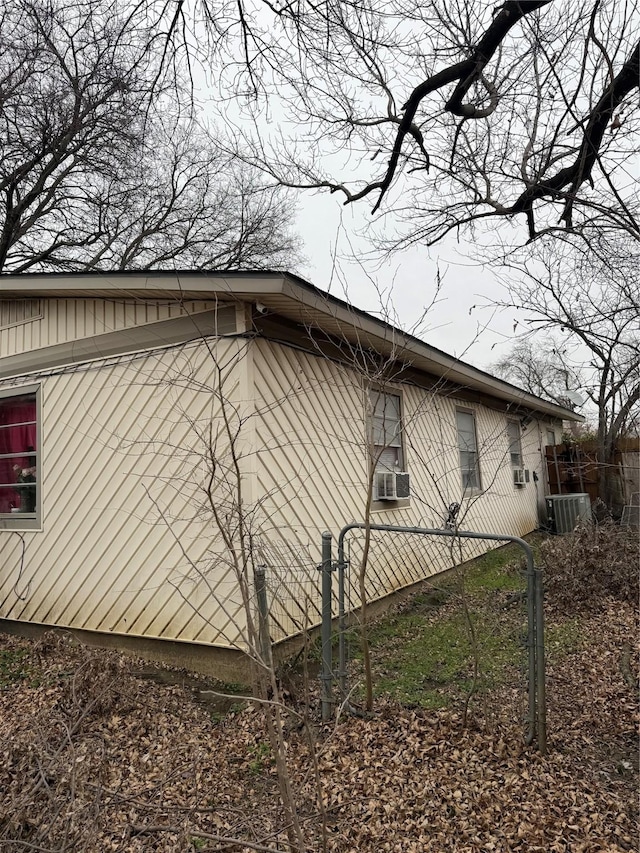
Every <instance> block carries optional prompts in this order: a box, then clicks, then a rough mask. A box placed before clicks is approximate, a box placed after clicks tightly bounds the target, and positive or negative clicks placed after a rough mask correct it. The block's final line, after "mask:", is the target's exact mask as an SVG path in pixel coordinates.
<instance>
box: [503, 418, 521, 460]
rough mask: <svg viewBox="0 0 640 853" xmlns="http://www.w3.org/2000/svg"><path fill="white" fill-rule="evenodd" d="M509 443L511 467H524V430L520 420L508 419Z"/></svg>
mask: <svg viewBox="0 0 640 853" xmlns="http://www.w3.org/2000/svg"><path fill="white" fill-rule="evenodd" d="M507 444H508V448H509V460H510V463H511V467H512V468H513V469H515V468H524V455H523V453H522V430H521V429H520V421H514V420H508V421H507Z"/></svg>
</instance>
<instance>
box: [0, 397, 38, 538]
mask: <svg viewBox="0 0 640 853" xmlns="http://www.w3.org/2000/svg"><path fill="white" fill-rule="evenodd" d="M39 447H40V441H39V389H36V388H32V389H28V390H26V389H25V390H24V391H22V393H20V394H16V393H15V392H11V393H10V394H9V393H5V392H0V527H4V528H7V527H14V528H15V527H19V528H22V529H29V528H35V527H38V526H39V515H40V455H39Z"/></svg>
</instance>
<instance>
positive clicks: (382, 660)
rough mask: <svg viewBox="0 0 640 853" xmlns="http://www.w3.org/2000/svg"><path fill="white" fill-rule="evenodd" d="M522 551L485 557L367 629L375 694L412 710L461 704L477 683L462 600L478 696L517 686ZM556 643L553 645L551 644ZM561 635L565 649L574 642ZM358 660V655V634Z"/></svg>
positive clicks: (568, 633)
mask: <svg viewBox="0 0 640 853" xmlns="http://www.w3.org/2000/svg"><path fill="white" fill-rule="evenodd" d="M525 567H526V563H525V561H524V554H523V551H522V549H521V548H520V547H519V546H518V545H515V544H514V545H507V546H505V547H502V548H496V549H494V550H492V551H489V552H488V553H487V554H485V555H483V556H482V557H480V558H478V559H476V560H474V561H473V562H471V563H468V564H466V565H464V566H461V567H459V568H458V569H456V570H454V571H452V572H450V573H448V574H446V575H444V576H442V577H440V578H438V579H437V580H436V581H435V584H437V586H436V585H435V584H434V585H431V584H427V585H426V586H425V587H424V588H423V590H421V592H419V593H418V594H417V595H415V596H414V597H413V598H412V599H411V600H409V601H408V602H406V603H405V604H404V605H403V607H402V610H401V611H400V612H397V613H394V614H390V615H388V616H386V617H382V618H380V619H377V620H376V621H375V622H373V623H372V624H371V625H370V626H369V639H370V643H371V656H372V661H373V666H374V689H375V692H376V693H377V694H378V695H386V696H390V697H392V698H393V699H395V700H397V701H399V702H401V703H402V704H405V705H409V706H419V707H426V708H436V707H441V706H444V705H448V704H451V703H454V702H457V701H458V700H459V699H460V698H461V697H464V696H465V695H466V694H467V693H468V692H469V691H470V690H471V688H472V686H473V678H474V669H475V656H474V653H473V643H472V640H471V633H470V630H469V625H468V622H467V619H466V618H465V615H464V608H463V599H464V600H465V601H466V603H467V608H468V610H469V614H470V619H471V622H472V624H473V631H474V634H475V643H476V646H477V652H478V654H477V657H478V665H479V674H478V678H477V681H476V685H475V689H476V691H477V692H478V693H482V692H484V691H488V690H492V689H494V688H496V687H499V686H500V685H503V684H507V683H514V682H518V683H519V682H520V681H521V679H522V673H523V671H524V669H525V667H526V659H527V651H526V610H525V599H524V596H523V595H521V594H522V593H524V591H525V589H526V578H525V574H524V571H525ZM553 641H554V642H556V640H553ZM573 641H574V640H573V634H572V630H571V629H570V628H569V627H567V629H566V630H565V632H564V633H563V634H562V638H561V639H558V640H557V642H561V643H562V644H563V647H564V646H566V647H569V646H570V645H571V643H572V642H573ZM351 647H352V650H353V652H354V653H355V656H356V657H357V656H361V654H360V652H359V649H358V643H357V640H356V638H355V636H354V637H353V638H352V645H351Z"/></svg>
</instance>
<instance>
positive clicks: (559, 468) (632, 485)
mask: <svg viewBox="0 0 640 853" xmlns="http://www.w3.org/2000/svg"><path fill="white" fill-rule="evenodd" d="M545 457H546V460H547V476H548V481H549V494H552V495H571V494H577V493H580V492H586V493H587V494H588V495H589V498H590V500H591V502H592V503H593V502H594V501H595V500H596V498H597V497H598V491H599V483H600V479H601V478H602V476H603V475H604V472H605V469H606V468H608V469H609V473H611V474H612V476H613V480H614V483H615V484H616V486H615V488H614V489H613V491H614V493H616V494H617V495H618V496H619V504H620V506H622V505H623V504H629V503H631V495H632V494H634V493H635V492H638V491H640V438H626V439H621V440H620V441H619V442H618V445H617V447H616V451H615V454H614V457H613V461H612V462H611V463H609V464H608V465H605V463H603V462H601V461H600V460H599V458H598V447H597V444H596V442H595V441H586V442H580V443H577V442H576V443H573V442H567V443H564V444H556V445H550V446H547V447H545ZM611 469H613V470H611Z"/></svg>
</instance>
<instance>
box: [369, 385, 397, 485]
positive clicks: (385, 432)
mask: <svg viewBox="0 0 640 853" xmlns="http://www.w3.org/2000/svg"><path fill="white" fill-rule="evenodd" d="M369 395H370V400H371V412H372V418H371V421H372V423H371V427H372V430H371V432H372V444H373V448H372V450H373V462H374V465H375V467H376V470H380V471H404V452H403V448H402V419H401V409H400V397H399V396H398V395H397V394H385V393H384V392H382V391H377V390H375V389H373V390H371V391H370V392H369Z"/></svg>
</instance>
